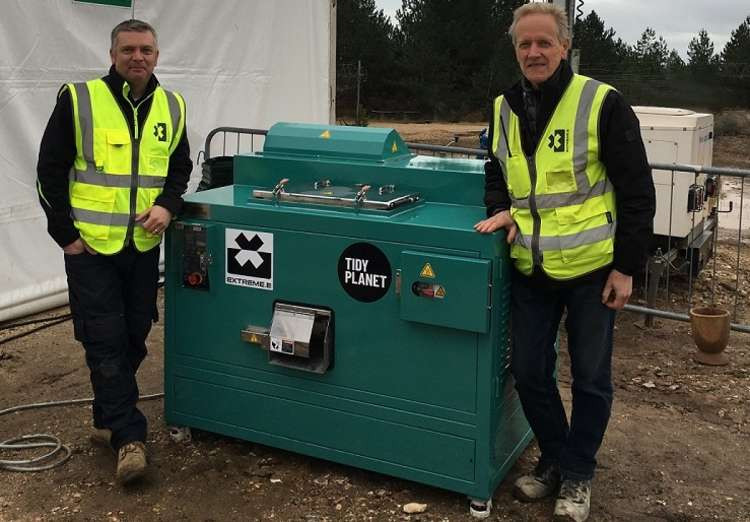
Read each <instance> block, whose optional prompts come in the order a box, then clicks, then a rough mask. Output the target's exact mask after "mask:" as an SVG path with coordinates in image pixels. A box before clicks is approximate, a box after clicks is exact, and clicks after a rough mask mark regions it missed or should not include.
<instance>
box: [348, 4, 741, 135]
mask: <svg viewBox="0 0 750 522" xmlns="http://www.w3.org/2000/svg"><path fill="white" fill-rule="evenodd" d="M524 3H526V1H525V0H402V6H401V8H400V9H399V10H398V11H397V12H396V16H395V18H396V20H395V23H393V22H392V21H391V20H390V19H389V18H388V17H387V16H386V15H385V14H384V13H383V11H382V10H379V9H377V8H376V6H375V0H339V2H338V3H337V29H336V46H337V47H336V53H337V54H336V62H337V64H336V65H337V67H336V69H337V74H336V76H337V78H336V82H337V114H340V115H343V116H345V117H353V116H354V115H355V114H356V113H357V112H358V113H359V114H360V116H361V117H362V118H366V115H368V114H370V115H374V114H377V113H379V112H386V111H399V112H405V113H406V114H414V115H418V117H420V118H426V119H441V120H449V121H450V120H459V119H480V120H482V119H485V117H486V116H487V113H488V110H489V105H490V103H491V100H492V99H493V98H494V97H495V96H497V94H499V93H500V92H502V91H503V90H504V89H506V88H507V87H509V86H510V85H512V84H513V83H514V82H515V81H517V80H518V78H519V76H520V72H519V69H518V65H517V63H516V60H515V55H514V52H513V47H512V44H511V41H510V37H509V36H508V34H507V32H508V28H509V27H510V24H511V21H512V15H513V10H514V9H516V8H517V7H519V6H520V5H522V4H524ZM573 34H574V39H573V45H572V47H573V48H574V49H578V50H579V51H580V69H579V72H580V73H581V74H586V75H589V76H592V77H595V78H597V79H599V80H601V81H605V82H608V83H611V84H612V85H614V86H615V87H616V88H617V89H619V90H620V91H621V92H623V94H624V95H625V96H626V98H627V99H628V100H629V101H630V103H632V104H633V105H664V106H672V107H678V106H679V107H693V108H700V109H704V110H705V109H707V110H712V111H716V110H720V109H722V108H726V107H750V15H748V16H747V18H745V20H743V21H741V22H740V24H739V26H738V27H737V28H736V29H735V30H734V31H732V34H731V37H730V39H729V41H728V42H727V44H726V45H725V46H724V48H723V49H721V50H717V49H716V48H715V46H714V43H713V42H712V41H711V38H710V37H709V35H708V33H707V32H706V31H705V30H701V31H700V32H699V33H698V34H697V35H696V36H695V37H694V38H693V39H692V40H691V42H690V44H689V46H688V51H687V55H688V60H687V61H685V60H683V59H682V57H681V56H680V55H679V53H678V52H677V51H676V50H674V49H671V50H670V49H669V46H668V45H667V42H666V41H665V40H664V38H663V37H661V36H659V35H657V34H656V32H655V31H654V30H653V29H652V28H649V27H647V28H645V29H644V31H643V33H642V35H641V37H640V39H639V40H638V41H637V42H636V43H635V44H633V45H629V44H627V43H625V42H624V41H623V40H622V39H621V38H618V37H617V35H616V33H615V31H614V29H612V28H611V27H606V24H605V22H604V20H603V19H602V18H601V17H600V16H599V15H598V14H597V13H596V12H595V11H591V12H590V13H589V14H588V15H587V16H585V17H583V16H581V17H579V19H577V20H576V22H575V25H574V30H573ZM358 64H359V65H360V67H358ZM357 84H359V102H360V110H359V111H357V110H356V100H357Z"/></svg>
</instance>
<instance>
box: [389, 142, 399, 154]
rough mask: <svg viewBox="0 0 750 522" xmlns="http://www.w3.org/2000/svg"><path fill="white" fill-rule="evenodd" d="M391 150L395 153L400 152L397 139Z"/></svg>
mask: <svg viewBox="0 0 750 522" xmlns="http://www.w3.org/2000/svg"><path fill="white" fill-rule="evenodd" d="M391 152H393V153H394V154H395V153H396V152H398V145H396V142H395V141H394V142H393V146H392V147H391Z"/></svg>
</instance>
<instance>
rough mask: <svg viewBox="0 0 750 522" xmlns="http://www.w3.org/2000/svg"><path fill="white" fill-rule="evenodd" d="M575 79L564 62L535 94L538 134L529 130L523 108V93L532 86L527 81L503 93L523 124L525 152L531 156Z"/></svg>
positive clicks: (522, 80) (571, 70) (520, 81)
mask: <svg viewBox="0 0 750 522" xmlns="http://www.w3.org/2000/svg"><path fill="white" fill-rule="evenodd" d="M572 79H573V69H571V67H570V64H569V63H568V61H567V60H562V61H561V62H560V65H559V66H558V67H557V70H556V71H555V73H554V74H553V75H552V76H551V77H550V78H549V79H548V80H547V81H545V82H544V83H542V84H541V85H540V86H539V89H538V91H535V94H538V95H539V104H538V109H537V110H538V112H537V132H536V134H532V132H531V130H530V129H529V124H528V119H527V118H526V111H525V110H524V106H523V91H524V89H528V88H530V87H531V86H530V85H529V84H528V82H527V81H526V80H525V79H521V80H519V81H518V82H516V84H515V85H513V87H511V88H510V89H508V90H507V91H505V92H504V93H503V95H504V96H505V98H506V99H507V100H508V104H509V105H510V108H511V110H512V111H513V112H514V113H516V115H517V116H518V118H519V120H520V123H521V136H522V143H523V149H524V152H525V153H526V154H527V155H529V154H532V153H533V151H534V149H535V148H536V146H537V143H539V139H540V136H541V133H542V132H543V131H544V128H545V127H546V126H547V123H548V122H549V120H550V118H551V117H552V113H553V112H554V111H555V107H557V104H558V102H559V101H560V98H562V95H563V93H564V92H565V89H566V88H567V87H568V84H570V81H571V80H572Z"/></svg>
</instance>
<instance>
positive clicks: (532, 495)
mask: <svg viewBox="0 0 750 522" xmlns="http://www.w3.org/2000/svg"><path fill="white" fill-rule="evenodd" d="M559 485H560V471H559V469H558V468H557V465H556V464H552V465H546V466H544V467H542V466H541V464H537V466H536V468H534V472H533V473H531V474H530V475H523V476H521V477H518V478H517V479H516V482H515V483H514V484H513V496H514V497H516V498H517V499H518V500H520V501H521V502H539V501H540V500H544V499H545V498H549V497H551V496H553V495H554V494H555V493H557V488H558V486H559Z"/></svg>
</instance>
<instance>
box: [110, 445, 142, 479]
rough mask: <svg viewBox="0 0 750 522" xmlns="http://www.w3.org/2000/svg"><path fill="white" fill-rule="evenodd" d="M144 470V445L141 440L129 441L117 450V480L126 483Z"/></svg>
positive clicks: (137, 477) (138, 476)
mask: <svg viewBox="0 0 750 522" xmlns="http://www.w3.org/2000/svg"><path fill="white" fill-rule="evenodd" d="M145 472H146V446H144V445H143V443H142V442H139V441H136V442H129V443H127V444H125V445H124V446H123V447H121V448H120V450H119V451H118V452H117V475H116V476H117V481H118V482H119V483H120V484H128V483H129V482H132V481H134V480H136V479H139V478H141V477H142V476H143V475H144V474H145Z"/></svg>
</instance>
